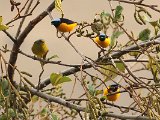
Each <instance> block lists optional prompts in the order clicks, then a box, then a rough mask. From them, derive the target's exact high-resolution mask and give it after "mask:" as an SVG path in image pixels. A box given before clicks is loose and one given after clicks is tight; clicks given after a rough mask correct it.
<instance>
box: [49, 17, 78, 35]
mask: <svg viewBox="0 0 160 120" xmlns="http://www.w3.org/2000/svg"><path fill="white" fill-rule="evenodd" d="M51 24H52V25H54V26H55V27H56V28H57V30H58V31H60V32H71V31H72V30H73V29H74V28H75V27H76V26H77V23H76V22H74V21H72V20H69V19H66V18H56V19H53V20H52V21H51Z"/></svg>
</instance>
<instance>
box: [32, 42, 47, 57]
mask: <svg viewBox="0 0 160 120" xmlns="http://www.w3.org/2000/svg"><path fill="white" fill-rule="evenodd" d="M31 49H32V52H33V54H34V55H35V56H37V57H38V58H43V59H45V58H46V55H47V53H48V51H49V49H48V47H47V45H46V42H45V41H44V40H43V39H39V40H36V41H35V42H34V44H33V46H32V48H31Z"/></svg>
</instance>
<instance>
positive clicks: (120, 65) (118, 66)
mask: <svg viewBox="0 0 160 120" xmlns="http://www.w3.org/2000/svg"><path fill="white" fill-rule="evenodd" d="M116 67H117V68H118V70H119V71H121V72H124V71H125V67H124V65H123V63H116Z"/></svg>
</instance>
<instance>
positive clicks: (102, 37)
mask: <svg viewBox="0 0 160 120" xmlns="http://www.w3.org/2000/svg"><path fill="white" fill-rule="evenodd" d="M106 37H107V36H106V35H105V34H103V33H101V34H100V35H99V40H100V41H104V40H105V39H106Z"/></svg>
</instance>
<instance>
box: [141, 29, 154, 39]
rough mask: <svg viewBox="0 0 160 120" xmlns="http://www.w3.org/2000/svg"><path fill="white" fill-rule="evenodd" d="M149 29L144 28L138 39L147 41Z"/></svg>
mask: <svg viewBox="0 0 160 120" xmlns="http://www.w3.org/2000/svg"><path fill="white" fill-rule="evenodd" d="M150 34H151V30H150V29H148V28H146V29H144V30H142V31H141V32H140V33H139V39H140V40H141V41H148V40H149V38H150Z"/></svg>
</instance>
